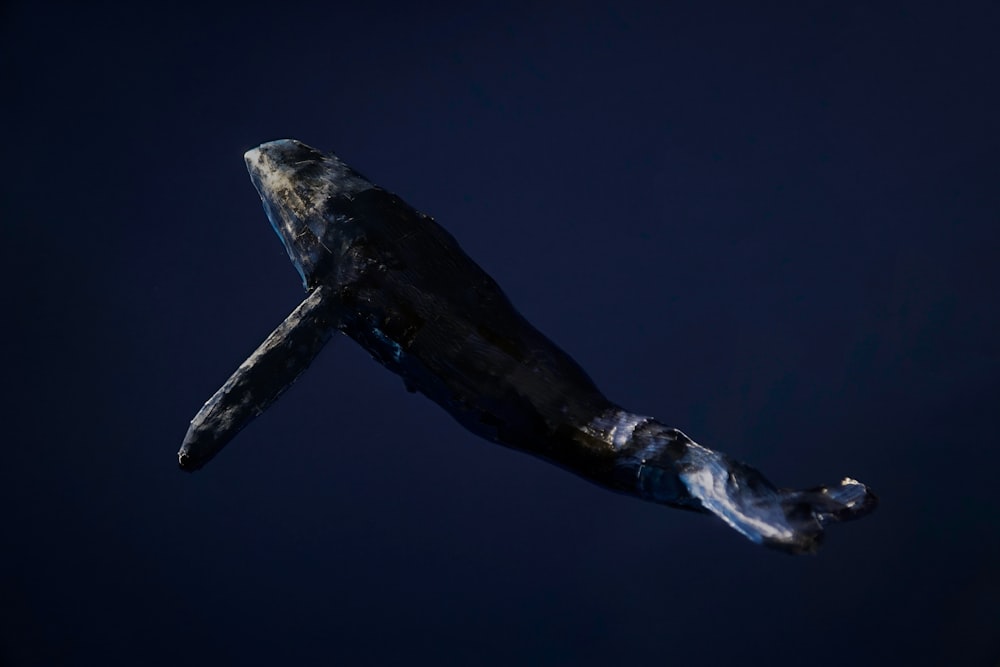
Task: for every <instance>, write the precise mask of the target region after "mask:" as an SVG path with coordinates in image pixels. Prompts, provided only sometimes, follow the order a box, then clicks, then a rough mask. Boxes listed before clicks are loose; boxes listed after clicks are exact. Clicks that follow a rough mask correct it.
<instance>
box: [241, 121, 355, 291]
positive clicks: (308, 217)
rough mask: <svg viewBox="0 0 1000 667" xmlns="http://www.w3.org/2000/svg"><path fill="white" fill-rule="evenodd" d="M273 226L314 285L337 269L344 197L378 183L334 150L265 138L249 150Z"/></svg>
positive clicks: (252, 174)
mask: <svg viewBox="0 0 1000 667" xmlns="http://www.w3.org/2000/svg"><path fill="white" fill-rule="evenodd" d="M243 157H244V159H245V160H246V163H247V170H248V171H249V172H250V180H251V181H253V184H254V187H255V188H257V192H258V193H260V198H261V201H262V202H263V204H264V210H265V211H266V212H267V217H268V219H269V220H270V221H271V226H272V227H273V228H274V231H275V232H276V233H277V234H278V236H279V237H280V238H281V242H282V243H283V244H284V246H285V250H287V251H288V257H289V259H291V260H292V264H294V265H295V268H296V270H297V271H298V272H299V275H300V276H301V277H302V284H303V286H304V287H305V288H306V289H311V288H312V287H315V286H316V285H318V284H319V283H321V282H322V281H323V278H324V276H325V275H326V274H327V273H328V272H329V271H330V270H331V268H332V262H333V260H334V257H333V253H334V252H336V248H335V247H333V246H335V245H337V239H336V229H337V222H338V220H337V215H338V213H337V211H338V210H342V208H343V207H339V206H337V205H336V202H337V201H338V200H343V199H345V198H346V199H351V198H352V197H353V196H354V195H355V194H357V193H359V192H363V191H364V190H368V189H370V188H372V187H374V186H373V185H372V183H371V182H370V181H369V180H368V179H366V178H365V177H364V176H362V175H361V174H359V173H358V172H356V171H354V170H353V169H351V168H350V167H348V166H347V165H346V164H344V163H343V162H341V161H340V159H339V158H338V157H337V156H335V155H332V154H324V153H321V152H320V151H318V150H316V149H315V148H312V147H310V146H307V145H305V144H304V143H302V142H301V141H296V140H294V139H281V140H278V141H269V142H267V143H265V144H261V145H260V146H258V147H257V148H254V149H251V150H249V151H247V152H246V154H244V156H243Z"/></svg>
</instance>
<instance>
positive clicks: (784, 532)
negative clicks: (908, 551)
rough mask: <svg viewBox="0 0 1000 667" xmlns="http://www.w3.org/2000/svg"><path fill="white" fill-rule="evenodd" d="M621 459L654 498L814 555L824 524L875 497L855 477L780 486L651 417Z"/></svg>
mask: <svg viewBox="0 0 1000 667" xmlns="http://www.w3.org/2000/svg"><path fill="white" fill-rule="evenodd" d="M628 450H629V454H628V455H627V456H625V457H623V462H625V466H624V468H625V469H626V470H631V471H632V472H631V473H627V474H628V475H629V476H630V477H631V476H632V475H635V477H634V484H635V486H634V490H635V492H636V493H637V495H639V496H640V497H643V498H645V499H647V500H652V501H654V502H659V503H663V504H666V505H671V506H674V507H680V508H684V509H691V510H696V511H701V512H707V513H709V514H714V515H715V516H717V517H719V518H720V519H722V520H723V521H724V522H726V524H728V525H729V526H730V527H731V528H733V529H735V530H736V531H738V532H740V533H741V534H742V535H744V536H745V537H747V538H748V539H750V540H751V541H753V542H755V543H757V544H761V545H764V546H767V547H770V548H772V549H777V550H778V551H784V552H786V553H792V554H807V553H815V552H816V551H817V550H818V549H819V547H820V544H821V543H822V540H823V532H824V529H825V528H826V526H828V525H830V524H832V523H839V522H842V521H853V520H854V519H860V518H861V517H864V516H867V515H868V514H870V513H871V512H872V511H873V510H874V509H875V507H876V506H877V505H878V498H877V497H876V496H875V494H874V493H873V492H872V491H871V490H870V489H869V488H868V487H867V486H866V485H864V484H862V483H861V482H858V481H857V480H854V479H851V478H850V477H845V478H843V479H842V480H841V481H840V482H837V483H836V484H829V485H825V486H816V487H813V488H809V489H804V490H798V489H783V488H778V487H777V486H775V485H774V484H772V483H771V482H770V481H769V480H768V479H767V478H766V477H764V475H763V474H762V473H761V472H760V471H758V470H757V469H756V468H753V467H751V466H749V465H747V464H745V463H742V462H740V461H736V460H734V459H731V458H729V457H728V456H726V455H725V454H722V453H720V452H716V451H714V450H711V449H709V448H707V447H703V446H701V445H699V444H698V443H696V442H694V441H693V440H691V439H690V438H689V437H687V436H686V435H685V434H684V433H683V432H681V431H679V430H677V429H674V428H669V427H664V426H663V425H661V424H658V423H657V422H655V421H653V420H650V421H649V422H647V423H646V424H644V425H643V427H642V428H640V429H637V430H636V432H635V434H634V436H633V438H632V439H631V441H630V442H629V445H628Z"/></svg>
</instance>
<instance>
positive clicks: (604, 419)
mask: <svg viewBox="0 0 1000 667" xmlns="http://www.w3.org/2000/svg"><path fill="white" fill-rule="evenodd" d="M244 157H245V160H246V165H247V169H248V171H249V173H250V178H251V181H252V182H253V185H254V187H255V188H256V189H257V191H258V193H259V194H260V198H261V201H262V203H263V206H264V210H265V212H266V214H267V217H268V219H269V220H270V222H271V225H272V226H273V228H274V231H275V232H276V233H277V234H278V237H279V238H280V239H281V242H282V243H283V244H284V247H285V250H286V251H287V252H288V257H289V259H290V260H291V261H292V264H293V265H294V266H295V269H296V270H297V271H298V274H299V276H300V278H301V279H302V284H303V286H304V287H305V289H306V291H307V296H306V298H305V300H303V301H302V303H301V304H300V305H299V306H298V307H297V308H296V309H295V310H294V311H292V313H291V314H290V315H289V316H288V317H287V318H286V319H285V320H284V321H283V322H282V323H281V325H280V326H278V328H277V329H275V330H274V332H272V333H271V335H270V336H268V338H267V339H266V340H265V341H264V342H263V343H262V344H261V345H260V347H258V348H257V350H256V351H254V352H253V354H251V355H250V357H249V358H248V359H247V360H246V361H245V362H244V363H243V364H241V365H240V367H239V368H238V369H237V370H236V372H235V373H233V375H232V376H231V377H230V378H229V379H228V380H227V381H226V382H225V384H223V386H222V387H221V388H220V389H219V390H218V391H217V392H216V393H215V394H214V395H213V396H212V397H211V398H209V400H208V401H207V402H206V403H205V404H204V406H203V407H202V408H201V410H200V411H199V412H198V413H197V414H196V415H195V417H194V418H193V419H192V420H191V424H190V428H189V429H188V431H187V435H186V436H185V438H184V441H183V444H182V446H181V449H180V451H179V453H178V460H179V463H180V467H181V468H182V469H183V470H187V471H193V470H197V469H198V468H201V467H202V466H203V465H205V464H206V463H207V462H208V461H209V460H210V459H212V458H213V457H214V456H215V455H216V454H218V453H219V451H220V450H221V449H222V448H223V447H225V446H226V444H227V443H228V442H230V441H231V440H232V439H233V437H234V436H235V435H236V434H237V433H238V432H239V431H240V429H242V428H243V427H244V426H246V425H247V424H248V423H249V422H250V421H251V420H253V419H254V418H255V417H256V416H257V415H259V414H261V413H262V412H263V411H264V410H266V409H267V407H268V406H269V405H270V404H271V403H273V402H274V401H275V400H276V399H277V398H278V397H279V396H280V395H281V393H282V392H283V391H284V390H285V389H286V388H288V386H290V385H291V384H292V383H293V382H294V381H295V379H296V378H297V377H298V376H299V374H300V373H302V372H303V371H304V370H305V369H306V368H307V367H308V366H309V364H310V362H311V361H312V360H313V359H314V358H315V357H316V355H317V354H318V353H319V351H320V350H321V349H322V348H323V346H324V345H325V344H326V342H327V341H328V340H329V339H330V337H331V336H332V335H333V334H334V333H341V334H345V335H346V336H348V337H350V338H352V339H354V340H355V341H357V342H358V343H359V344H360V345H361V346H362V347H364V348H365V350H367V351H368V352H369V353H370V354H371V355H372V357H373V358H374V359H376V360H377V361H378V362H379V363H381V364H382V365H383V366H385V367H386V368H388V369H389V370H390V371H392V372H394V373H396V374H397V375H399V376H400V377H401V378H402V380H403V382H404V384H405V386H406V388H407V389H409V390H410V391H415V392H419V393H421V394H424V395H425V396H427V397H428V398H429V399H431V400H432V401H434V402H435V403H437V404H438V405H440V406H441V407H442V408H444V409H445V410H447V411H448V413H449V414H451V415H452V416H453V417H454V418H455V419H456V420H458V421H459V422H460V423H461V424H462V425H463V426H465V427H466V428H467V429H468V430H469V431H471V432H472V433H474V434H476V435H479V436H481V437H483V438H486V439H488V440H491V441H493V442H496V443H499V444H501V445H504V446H506V447H510V448H512V449H516V450H520V451H523V452H527V453H529V454H532V455H534V456H537V457H541V458H542V459H545V460H547V461H550V462H552V463H554V464H556V465H559V466H561V467H563V468H565V469H567V470H569V471H571V472H574V473H576V474H577V475H580V476H581V477H584V478H585V479H588V480H590V481H591V482H594V483H596V484H599V485H601V486H603V487H605V488H607V489H610V490H613V491H617V492H620V493H625V494H629V495H632V496H636V497H639V498H642V499H644V500H649V501H652V502H656V503H660V504H664V505H668V506H671V507H675V508H680V509H685V510H691V511H696V512H702V513H706V514H713V515H715V516H716V517H718V518H720V519H721V520H722V521H724V522H725V523H726V524H728V525H729V526H730V527H732V528H733V529H735V530H736V531H738V532H739V533H741V534H742V535H744V536H745V537H747V538H748V539H750V540H751V541H753V542H755V543H757V544H762V545H764V546H767V547H771V548H774V549H777V550H780V551H784V552H786V553H794V554H798V553H813V552H815V551H816V550H817V548H818V547H819V545H820V542H821V540H822V537H823V534H824V529H825V527H826V526H827V525H829V524H831V523H835V522H841V521H847V520H851V519H857V518H860V517H862V516H865V515H867V514H869V513H870V512H871V511H872V510H873V509H874V508H875V506H876V504H877V500H876V497H875V494H874V493H872V491H871V490H870V489H869V488H868V487H867V486H865V485H864V484H862V483H860V482H858V481H856V480H854V479H851V478H850V477H845V478H843V479H842V480H841V481H839V482H837V483H833V484H828V485H822V486H816V487H812V488H808V489H804V490H795V489H787V488H779V487H777V486H775V485H774V484H772V483H771V482H770V481H768V479H767V478H765V477H764V475H763V474H761V473H760V472H759V471H757V470H756V469H754V468H752V467H750V466H749V465H746V464H745V463H742V462H739V461H736V460H733V459H731V458H729V457H728V456H726V455H725V454H722V453H720V452H717V451H714V450H712V449H709V448H707V447H704V446H702V445H699V444H698V443H696V442H695V441H693V440H692V439H691V438H689V437H688V436H687V435H685V434H684V433H683V432H681V431H680V430H678V429H676V428H673V427H670V426H667V425H665V424H663V423H661V422H659V421H657V420H656V419H653V418H652V417H647V416H644V415H639V414H635V413H632V412H629V411H628V410H626V409H624V408H622V407H620V406H618V405H616V404H615V403H613V402H612V401H610V400H609V399H607V398H606V397H605V396H604V395H603V394H602V393H601V392H600V390H599V389H598V388H597V386H596V385H595V384H594V382H593V381H592V380H591V379H590V377H588V375H587V374H586V372H585V371H584V370H583V369H582V368H581V367H580V366H579V365H578V364H577V363H576V362H575V361H574V360H573V359H572V358H570V356H569V355H568V354H566V353H565V352H564V351H563V350H561V349H560V348H559V347H558V346H556V345H555V344H554V343H553V342H552V341H550V340H549V339H548V338H546V337H545V336H544V335H543V334H542V333H541V332H539V331H538V330H537V329H535V328H534V327H533V326H532V325H531V324H530V323H529V322H528V321H527V320H526V319H525V318H524V317H522V316H521V315H520V313H518V311H517V310H516V309H515V308H514V306H513V305H512V304H511V303H510V301H509V300H508V299H507V297H506V296H505V295H504V293H503V291H502V290H501V289H500V287H499V286H498V285H497V283H496V282H495V281H494V280H493V279H492V278H491V277H490V276H489V275H487V274H486V272H485V271H483V269H481V268H480V267H479V266H478V265H477V264H476V263H475V262H474V261H473V260H472V259H471V258H470V257H469V256H468V255H466V254H465V252H463V251H462V249H461V248H460V247H459V244H458V242H457V241H456V240H455V239H454V238H453V237H452V236H451V235H450V234H449V233H448V232H447V231H446V230H445V229H444V228H443V227H441V226H440V225H439V224H437V223H436V222H435V221H434V220H433V219H432V218H431V217H430V216H428V215H425V214H424V213H421V212H419V211H417V210H415V209H414V208H412V207H411V206H409V205H408V204H406V203H405V202H404V201H403V200H402V199H400V198H399V197H398V196H396V195H395V194H393V193H391V192H389V191H388V190H385V189H383V188H381V187H379V186H377V185H375V184H374V183H372V182H371V181H370V180H368V179H367V178H365V177H364V176H362V175H361V174H360V173H358V172H357V171H355V170H354V169H352V168H351V167H349V166H348V165H347V164H345V163H344V162H343V161H341V160H340V158H338V157H337V156H336V155H333V154H328V153H322V152H320V151H318V150H316V149H315V148H311V147H309V146H307V145H305V144H303V143H301V142H299V141H295V140H280V141H272V142H268V143H265V144H262V145H261V146H259V147H257V148H254V149H252V150H250V151H248V152H247V153H246V155H245V156H244Z"/></svg>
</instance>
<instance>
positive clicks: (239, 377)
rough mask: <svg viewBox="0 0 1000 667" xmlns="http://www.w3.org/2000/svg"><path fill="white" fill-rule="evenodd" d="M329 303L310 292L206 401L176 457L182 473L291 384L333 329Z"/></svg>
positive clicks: (326, 294)
mask: <svg viewBox="0 0 1000 667" xmlns="http://www.w3.org/2000/svg"><path fill="white" fill-rule="evenodd" d="M335 304H336V299H335V297H334V296H333V295H332V290H331V289H330V288H329V287H324V286H319V287H317V288H316V289H314V290H313V291H312V293H310V294H309V296H308V297H306V299H305V300H304V301H303V302H302V303H301V304H299V307H298V308H296V309H295V310H293V311H292V313H291V314H290V315H289V316H288V317H286V318H285V321H284V322H282V323H281V324H280V325H279V326H278V328H277V329H275V330H274V331H273V332H272V333H271V335H270V336H268V337H267V340H265V341H264V342H263V343H261V345H260V347H258V348H257V349H256V350H255V351H254V353H253V354H251V355H250V357H249V358H248V359H247V360H246V361H244V362H243V363H242V364H241V365H240V367H239V368H237V369H236V372H235V373H233V374H232V376H231V377H230V378H229V379H228V380H226V383H225V384H224V385H222V388H220V389H219V390H218V391H217V392H215V394H214V395H213V396H212V397H211V398H210V399H208V401H207V402H206V403H205V405H204V406H202V408H201V410H199V411H198V414H197V415H195V417H194V419H192V420H191V426H190V428H188V432H187V435H186V436H185V437H184V443H183V444H182V445H181V449H180V451H179V452H178V453H177V459H178V462H179V463H180V466H181V468H182V469H184V470H189V471H192V470H197V469H198V468H200V467H202V466H203V465H205V464H206V463H207V462H208V461H209V460H210V459H211V458H212V457H214V456H215V455H216V454H218V453H219V451H220V450H221V449H222V448H223V447H225V446H226V444H228V443H229V441H230V440H232V439H233V437H235V436H236V434H237V433H239V431H240V429H242V428H243V427H244V426H246V425H247V424H249V423H250V422H251V421H252V420H253V419H254V418H255V417H256V416H257V415H259V414H260V413H262V412H264V410H266V409H267V408H268V407H269V406H270V405H271V403H273V402H274V401H275V400H276V399H277V398H278V396H280V395H281V394H282V393H283V392H284V391H285V389H287V388H288V387H289V386H291V384H292V383H293V382H295V379H296V378H297V377H298V376H299V375H300V374H301V373H302V371H304V370H305V369H306V368H307V367H308V366H309V364H310V363H311V362H312V360H313V359H314V358H315V357H316V355H317V354H319V351H320V350H321V349H322V348H323V345H324V344H326V342H327V341H328V340H329V339H330V335H331V334H332V333H333V330H334V329H335V328H336V326H337V323H338V322H337V309H336V305H335Z"/></svg>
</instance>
